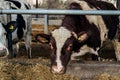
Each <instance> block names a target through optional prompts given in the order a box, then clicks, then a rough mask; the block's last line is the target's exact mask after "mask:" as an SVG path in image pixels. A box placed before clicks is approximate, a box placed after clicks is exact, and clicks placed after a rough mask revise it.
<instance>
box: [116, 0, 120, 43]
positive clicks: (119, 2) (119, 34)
mask: <svg viewBox="0 0 120 80" xmlns="http://www.w3.org/2000/svg"><path fill="white" fill-rule="evenodd" d="M116 6H117V8H118V10H120V0H117V2H116ZM118 40H119V42H120V16H119V27H118Z"/></svg>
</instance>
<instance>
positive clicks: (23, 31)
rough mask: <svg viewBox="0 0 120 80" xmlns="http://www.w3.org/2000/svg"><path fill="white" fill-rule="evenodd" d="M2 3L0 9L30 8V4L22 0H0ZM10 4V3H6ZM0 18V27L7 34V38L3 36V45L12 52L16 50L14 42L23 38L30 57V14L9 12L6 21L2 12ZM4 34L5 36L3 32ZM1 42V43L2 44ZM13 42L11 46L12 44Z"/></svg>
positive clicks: (16, 46)
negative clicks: (8, 19) (9, 17)
mask: <svg viewBox="0 0 120 80" xmlns="http://www.w3.org/2000/svg"><path fill="white" fill-rule="evenodd" d="M1 3H2V4H0V8H1V9H30V8H31V6H30V5H29V4H28V3H27V2H25V1H23V0H20V1H19V0H3V1H1ZM8 4H10V5H8ZM0 20H1V24H2V25H1V26H0V28H2V27H4V30H5V32H2V33H6V34H7V38H4V39H3V40H4V43H6V44H7V45H5V47H6V48H7V47H8V49H11V47H13V49H11V50H9V52H10V51H12V50H13V53H15V54H16V53H17V52H18V49H19V47H18V45H17V44H16V43H17V42H18V41H19V40H20V39H23V38H24V40H25V42H26V43H25V45H26V49H27V53H28V56H29V57H30V54H31V51H30V49H31V48H30V40H31V36H30V34H31V24H30V23H31V22H30V21H31V17H30V15H22V14H11V20H10V21H7V15H6V14H4V15H3V14H2V15H0ZM4 36H6V35H5V34H4ZM4 43H2V44H4ZM13 43H14V44H13ZM12 44H13V46H12ZM10 57H13V55H12V52H11V53H10Z"/></svg>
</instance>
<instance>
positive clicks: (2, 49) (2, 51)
mask: <svg viewBox="0 0 120 80" xmlns="http://www.w3.org/2000/svg"><path fill="white" fill-rule="evenodd" d="M8 54H9V53H8V49H7V38H6V31H5V29H4V27H3V25H2V24H1V23H0V56H1V57H3V56H6V55H8Z"/></svg>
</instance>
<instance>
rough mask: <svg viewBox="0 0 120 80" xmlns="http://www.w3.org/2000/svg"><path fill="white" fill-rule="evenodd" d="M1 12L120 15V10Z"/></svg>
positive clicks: (3, 12)
mask: <svg viewBox="0 0 120 80" xmlns="http://www.w3.org/2000/svg"><path fill="white" fill-rule="evenodd" d="M0 14H50V15H53V14H54V15H65V14H70V15H71V14H73V15H120V10H46V9H30V10H10V9H9V10H0Z"/></svg>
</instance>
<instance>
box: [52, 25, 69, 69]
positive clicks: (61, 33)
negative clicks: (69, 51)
mask: <svg viewBox="0 0 120 80" xmlns="http://www.w3.org/2000/svg"><path fill="white" fill-rule="evenodd" d="M52 36H53V37H54V38H55V41H56V47H57V51H56V63H57V68H58V71H60V70H61V68H62V67H63V66H62V63H61V60H60V56H61V49H62V47H63V45H64V43H65V41H66V40H67V39H68V38H69V37H70V36H71V32H70V31H69V30H67V29H66V28H64V27H60V28H59V29H56V30H54V31H53V32H52Z"/></svg>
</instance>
